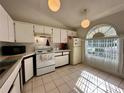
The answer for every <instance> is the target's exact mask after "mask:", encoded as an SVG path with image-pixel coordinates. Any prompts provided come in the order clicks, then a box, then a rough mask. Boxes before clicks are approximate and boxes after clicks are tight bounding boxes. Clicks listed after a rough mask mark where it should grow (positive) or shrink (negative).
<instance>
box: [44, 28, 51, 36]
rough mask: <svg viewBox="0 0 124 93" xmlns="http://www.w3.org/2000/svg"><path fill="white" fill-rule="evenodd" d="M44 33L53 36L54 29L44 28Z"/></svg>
mask: <svg viewBox="0 0 124 93" xmlns="http://www.w3.org/2000/svg"><path fill="white" fill-rule="evenodd" d="M44 32H45V34H49V35H52V32H53V27H49V26H44Z"/></svg>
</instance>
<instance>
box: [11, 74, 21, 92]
mask: <svg viewBox="0 0 124 93" xmlns="http://www.w3.org/2000/svg"><path fill="white" fill-rule="evenodd" d="M10 93H21V89H20V77H19V73H18V75H17V77H16V79H15V82H14V84H13V87H12V89H11V91H10Z"/></svg>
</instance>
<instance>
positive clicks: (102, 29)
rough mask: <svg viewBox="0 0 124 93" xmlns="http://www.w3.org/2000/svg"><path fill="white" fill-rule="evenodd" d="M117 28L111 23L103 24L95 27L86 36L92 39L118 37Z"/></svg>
mask: <svg viewBox="0 0 124 93" xmlns="http://www.w3.org/2000/svg"><path fill="white" fill-rule="evenodd" d="M117 36H118V35H117V33H116V30H115V29H114V27H112V26H111V25H107V24H102V25H97V26H95V27H93V28H92V29H91V30H90V31H89V32H88V33H87V36H86V39H92V38H96V37H117Z"/></svg>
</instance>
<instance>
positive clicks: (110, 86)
mask: <svg viewBox="0 0 124 93" xmlns="http://www.w3.org/2000/svg"><path fill="white" fill-rule="evenodd" d="M123 89H124V80H123V79H121V78H118V77H116V76H113V75H111V74H108V73H105V72H102V71H100V70H97V69H94V68H91V67H88V66H85V65H82V64H79V65H76V66H71V65H68V66H64V67H61V68H58V69H56V71H55V72H52V73H49V74H46V75H43V76H40V77H34V78H33V79H31V80H30V81H28V82H27V83H26V84H25V85H24V91H23V93H124V91H123Z"/></svg>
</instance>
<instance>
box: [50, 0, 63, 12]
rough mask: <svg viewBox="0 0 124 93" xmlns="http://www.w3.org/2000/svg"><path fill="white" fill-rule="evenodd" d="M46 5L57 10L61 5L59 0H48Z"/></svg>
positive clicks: (52, 9)
mask: <svg viewBox="0 0 124 93" xmlns="http://www.w3.org/2000/svg"><path fill="white" fill-rule="evenodd" d="M48 7H49V9H50V10H51V11H53V12H57V11H58V10H59V9H60V7H61V2H60V0H48Z"/></svg>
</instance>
